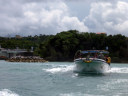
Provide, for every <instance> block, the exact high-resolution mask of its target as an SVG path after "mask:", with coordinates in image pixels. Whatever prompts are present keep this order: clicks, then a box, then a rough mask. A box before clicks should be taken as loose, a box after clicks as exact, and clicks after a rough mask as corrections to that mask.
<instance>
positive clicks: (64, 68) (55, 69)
mask: <svg viewBox="0 0 128 96" xmlns="http://www.w3.org/2000/svg"><path fill="white" fill-rule="evenodd" d="M73 68H74V66H73V65H63V66H62V65H60V66H56V67H53V68H48V69H42V70H44V71H46V72H50V73H53V74H54V73H60V72H61V73H63V72H68V71H73Z"/></svg>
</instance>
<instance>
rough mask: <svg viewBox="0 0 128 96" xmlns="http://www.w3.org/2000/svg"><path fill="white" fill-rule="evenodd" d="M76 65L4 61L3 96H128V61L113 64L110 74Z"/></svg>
mask: <svg viewBox="0 0 128 96" xmlns="http://www.w3.org/2000/svg"><path fill="white" fill-rule="evenodd" d="M73 68H74V63H73V62H47V63H12V62H6V61H0V96H128V64H111V70H110V71H109V72H108V74H106V75H79V74H76V73H73Z"/></svg>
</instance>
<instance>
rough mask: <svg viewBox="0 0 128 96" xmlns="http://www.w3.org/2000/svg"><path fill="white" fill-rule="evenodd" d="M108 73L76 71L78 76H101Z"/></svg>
mask: <svg viewBox="0 0 128 96" xmlns="http://www.w3.org/2000/svg"><path fill="white" fill-rule="evenodd" d="M107 75H108V74H107V73H105V74H103V73H77V76H78V77H84V76H85V77H102V76H107Z"/></svg>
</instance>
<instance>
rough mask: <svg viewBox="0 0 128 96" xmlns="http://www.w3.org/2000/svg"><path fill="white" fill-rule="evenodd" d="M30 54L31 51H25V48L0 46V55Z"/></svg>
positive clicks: (7, 56) (8, 56) (6, 56)
mask: <svg viewBox="0 0 128 96" xmlns="http://www.w3.org/2000/svg"><path fill="white" fill-rule="evenodd" d="M26 55H27V56H32V55H33V51H29V52H28V51H27V50H26V49H19V48H18V47H17V48H16V49H5V48H1V47H0V57H4V58H11V57H14V56H26Z"/></svg>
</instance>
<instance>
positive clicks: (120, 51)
mask: <svg viewBox="0 0 128 96" xmlns="http://www.w3.org/2000/svg"><path fill="white" fill-rule="evenodd" d="M0 45H1V46H2V47H4V48H16V47H19V48H21V49H23V48H25V49H30V48H31V47H32V46H33V47H34V53H35V54H36V55H40V56H41V57H43V58H45V59H47V60H50V61H67V60H70V61H72V60H73V59H74V54H75V52H76V51H77V50H92V49H95V50H105V49H106V47H108V51H109V52H110V56H111V57H112V60H113V61H114V62H121V61H123V62H125V61H127V59H128V38H127V37H126V36H123V35H121V34H117V35H107V34H96V33H88V32H79V31H77V30H69V31H63V32H60V33H57V34H56V35H39V36H37V35H36V36H33V37H32V36H28V37H23V38H20V39H17V38H3V37H0Z"/></svg>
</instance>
